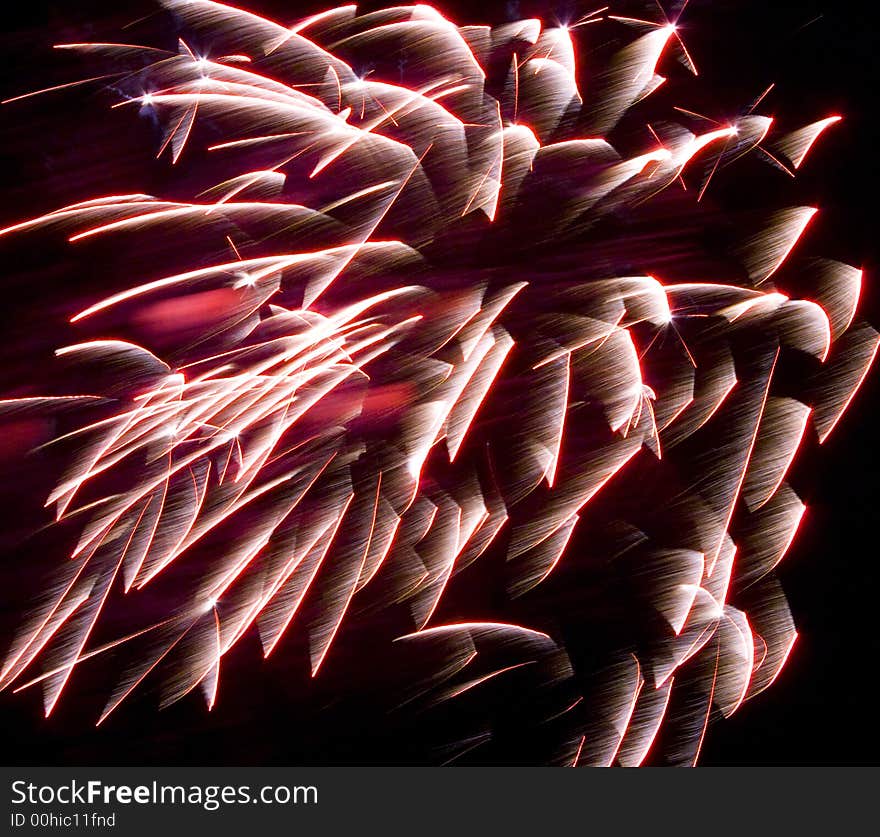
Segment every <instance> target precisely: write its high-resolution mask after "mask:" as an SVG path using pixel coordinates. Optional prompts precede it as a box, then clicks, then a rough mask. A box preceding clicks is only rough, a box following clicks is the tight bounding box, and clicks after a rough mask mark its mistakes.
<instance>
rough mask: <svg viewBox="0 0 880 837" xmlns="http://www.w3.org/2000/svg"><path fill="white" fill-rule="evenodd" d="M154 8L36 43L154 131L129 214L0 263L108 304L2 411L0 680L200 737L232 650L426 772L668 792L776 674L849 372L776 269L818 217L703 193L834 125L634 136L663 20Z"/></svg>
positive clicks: (681, 128)
mask: <svg viewBox="0 0 880 837" xmlns="http://www.w3.org/2000/svg"><path fill="white" fill-rule="evenodd" d="M162 5H163V6H164V8H165V9H166V10H167V11H168V12H169V13H170V18H171V25H172V26H173V28H174V29H175V31H176V32H177V33H179V40H178V42H177V46H176V48H175V49H160V48H157V47H154V46H134V45H128V44H114V43H87V44H62V45H59V48H60V49H63V50H65V51H69V52H76V53H79V54H81V55H82V58H83V60H84V61H86V62H87V63H89V64H90V65H96V66H97V70H95V71H94V72H93V73H92V74H91V75H90V76H89V80H88V82H87V84H90V85H97V86H98V87H99V88H100V89H101V90H102V91H103V93H102V95H103V96H105V97H109V98H110V99H112V102H111V103H110V106H111V107H113V108H117V109H119V110H120V111H122V112H123V113H124V114H128V118H130V120H132V121H136V122H139V124H140V125H141V128H142V130H143V131H144V132H150V131H153V132H155V134H156V148H155V150H156V152H157V153H158V157H159V159H160V161H162V162H163V165H165V166H166V167H167V172H168V174H167V177H166V183H167V189H166V191H165V197H158V196H152V195H147V194H142V193H139V192H138V193H131V194H118V195H97V196H93V197H91V198H90V199H87V200H84V201H82V202H79V203H76V204H73V205H70V206H66V207H64V208H62V209H58V210H55V211H52V212H49V213H47V214H44V215H41V216H39V217H37V218H33V219H30V220H26V221H22V222H19V223H16V224H14V225H12V226H9V227H7V228H6V229H4V230H2V232H0V236H2V237H3V238H4V239H8V238H15V239H16V240H20V241H21V242H23V245H22V246H25V247H34V248H35V247H39V246H42V245H43V244H44V243H46V242H50V243H51V246H58V243H59V242H61V244H62V246H63V247H64V248H65V252H67V251H69V252H70V253H75V255H72V256H70V261H69V262H68V264H70V265H85V264H88V265H90V267H89V268H88V271H89V275H94V274H96V273H97V274H100V276H101V277H102V279H101V287H102V288H103V289H104V290H106V293H103V294H100V295H95V296H92V297H89V298H82V297H81V296H80V295H78V294H75V293H73V292H72V291H71V292H70V294H69V301H70V304H71V305H76V306H78V307H77V308H76V309H75V310H73V309H72V310H71V316H70V317H69V322H70V327H71V329H73V330H75V333H76V334H77V335H78V336H77V338H76V341H75V342H72V343H70V344H69V345H64V346H62V347H60V348H58V349H57V352H56V358H55V361H54V363H53V364H52V365H51V366H50V367H49V368H48V369H46V370H45V386H44V387H43V389H42V392H46V393H49V394H47V395H45V396H44V395H41V394H39V393H37V394H32V395H29V396H27V397H17V398H9V399H8V400H6V401H4V402H2V403H0V417H2V419H3V421H4V422H6V423H7V424H9V423H16V425H17V426H18V427H19V428H20V427H22V426H27V425H28V423H30V425H31V426H32V427H33V428H35V429H34V430H33V433H35V434H37V435H38V436H39V435H40V434H41V433H42V434H43V436H42V437H41V438H38V439H37V442H38V449H37V453H36V454H35V456H38V457H39V458H40V462H41V465H40V467H41V468H43V469H45V468H48V467H50V466H51V467H52V468H54V469H56V470H55V471H54V472H53V473H55V474H56V475H57V480H56V481H55V487H54V489H53V490H52V491H51V493H50V494H49V496H48V498H46V505H47V507H51V508H52V509H53V510H54V513H55V518H56V521H57V523H56V524H55V525H56V526H57V527H58V529H59V531H61V532H63V533H64V534H63V536H59V538H60V539H62V540H63V539H64V538H69V539H70V548H69V551H68V553H67V555H65V556H61V557H60V559H59V560H58V562H57V566H56V569H55V571H54V573H53V575H52V576H51V577H50V578H49V580H48V581H47V582H46V584H45V587H44V592H43V594H42V596H38V597H37V598H36V600H35V603H34V604H33V605H32V606H31V607H30V608H29V609H28V610H27V611H26V612H25V613H24V615H23V618H22V621H21V628H20V631H19V632H18V634H17V635H16V636H15V638H14V640H13V641H12V643H11V647H10V648H9V650H8V652H7V653H6V656H5V659H4V660H3V665H2V669H0V686H2V687H10V688H14V689H25V688H28V687H31V686H38V687H40V688H42V690H43V695H44V705H45V711H46V714H47V715H48V714H49V713H51V712H52V711H53V709H54V707H55V706H56V704H57V703H58V701H59V699H61V698H62V697H63V694H64V692H65V690H66V689H67V688H68V685H69V684H71V683H72V681H73V680H74V679H75V677H74V675H78V672H79V671H80V667H82V670H83V671H84V672H85V673H86V676H87V672H88V670H89V669H90V667H101V668H102V670H105V671H112V673H113V675H114V677H115V680H114V685H113V686H112V687H111V689H110V691H109V693H108V694H107V695H106V702H105V705H104V708H103V711H100V712H98V713H97V718H98V722H99V723H101V722H103V721H104V720H105V719H106V718H107V717H108V716H110V715H111V714H112V713H114V712H117V711H119V712H124V711H125V702H126V700H127V699H128V698H130V696H132V695H133V694H134V693H136V692H137V691H140V690H142V689H143V690H157V691H158V694H159V696H160V703H161V705H162V706H166V705H168V704H170V703H173V702H175V701H178V700H180V699H181V698H183V697H185V696H186V695H188V694H190V693H191V692H193V691H196V690H200V691H201V692H202V693H203V695H204V698H205V700H206V702H207V705H208V707H209V708H211V707H213V706H214V704H215V702H216V701H217V700H218V690H220V684H221V683H222V681H223V677H222V668H223V660H224V658H225V657H226V656H227V655H228V654H229V653H230V652H232V651H233V649H235V648H236V647H237V646H238V645H240V643H241V641H242V640H243V639H245V638H247V637H253V636H257V637H258V638H259V642H260V644H261V647H262V650H263V654H264V655H265V656H266V657H268V656H270V655H272V654H273V653H275V652H276V649H280V648H282V647H283V646H284V645H285V644H293V645H297V644H299V646H301V647H303V648H305V649H306V651H307V659H308V667H309V672H310V674H311V676H312V677H314V678H318V679H320V678H321V677H322V675H323V674H325V669H326V668H328V667H329V668H333V667H334V665H335V666H336V668H337V670H338V671H339V672H343V674H342V675H337V677H341V681H342V682H343V683H344V684H345V687H346V688H348V689H350V690H351V691H352V692H353V693H361V692H363V693H367V692H369V694H370V695H371V698H370V701H371V703H370V704H369V705H374V702H375V701H376V700H377V698H376V695H377V694H379V695H382V696H383V697H382V699H383V700H385V701H386V702H387V704H388V706H389V707H390V708H391V710H392V711H393V712H397V713H410V717H411V718H412V719H415V720H411V721H410V723H412V724H414V725H415V728H416V729H418V730H420V731H423V730H424V729H425V728H426V727H428V726H430V724H431V720H430V719H431V718H432V717H433V716H432V714H431V712H432V711H433V712H436V711H437V710H438V707H440V708H441V709H442V711H443V712H445V713H447V714H448V715H450V716H451V715H455V717H457V718H459V717H460V723H457V725H455V732H454V734H448V732H449V725H448V724H447V725H445V726H444V735H445V736H446V739H448V740H444V741H443V742H442V745H441V744H437V745H436V746H435V747H434V745H432V747H434V749H431V750H430V758H432V759H434V758H440V756H441V755H442V756H443V757H444V758H448V757H460V758H463V759H465V760H467V759H472V760H477V761H479V760H490V761H491V760H498V759H499V758H501V757H502V756H504V757H510V758H512V759H514V760H518V761H542V762H550V763H559V764H573V765H578V764H585V765H586V764H602V765H610V764H620V765H637V764H640V763H642V762H643V761H644V759H645V758H646V756H647V755H648V753H649V751H652V753H653V756H654V757H655V759H656V760H658V761H665V762H667V763H674V764H693V763H695V762H696V760H697V758H698V755H699V751H700V747H701V745H702V741H703V738H704V734H705V731H706V728H707V724H708V722H709V720H710V718H711V717H712V715H713V713H717V714H721V715H724V716H729V715H731V714H732V713H733V712H735V711H736V710H737V708H738V707H739V706H740V704H741V703H742V702H743V701H744V700H745V699H747V698H749V697H751V696H753V695H755V694H757V693H759V692H760V691H762V690H763V689H765V688H767V686H769V685H770V684H771V683H772V682H773V680H774V679H775V678H776V676H777V675H778V674H779V672H780V670H781V668H782V666H783V665H784V663H785V660H786V658H787V656H788V654H789V652H790V651H791V648H792V646H793V644H794V642H795V639H796V636H797V635H796V631H795V627H794V625H793V622H792V619H791V616H790V614H789V610H788V607H787V604H786V602H785V598H784V596H783V593H782V591H781V588H780V585H779V583H778V581H777V580H776V578H775V576H774V572H773V571H774V568H775V567H776V566H777V564H778V563H779V561H780V560H781V559H782V557H783V555H784V554H785V552H786V550H787V548H788V546H789V545H790V543H791V541H792V539H793V537H794V535H795V532H796V530H797V527H798V525H799V523H800V521H801V519H802V516H803V513H804V505H803V503H802V502H801V500H800V499H799V498H798V496H797V495H796V494H795V492H794V491H793V490H792V488H791V487H790V486H789V485H788V483H787V482H786V475H787V473H788V471H789V469H790V466H791V464H792V462H793V460H794V459H795V457H796V454H797V451H798V449H799V447H800V446H801V443H802V440H803V439H804V438H805V436H807V435H808V434H814V435H815V436H816V437H818V440H819V441H824V439H825V438H827V436H828V434H829V433H830V432H831V430H832V428H833V427H834V426H835V424H836V423H837V421H838V419H839V418H840V416H841V414H842V413H843V412H844V411H845V409H846V407H847V405H848V403H849V402H850V400H851V398H852V397H853V395H854V393H855V391H856V389H857V388H858V386H859V384H860V383H861V381H862V380H863V378H864V377H865V375H866V373H867V370H868V368H869V366H870V364H871V362H872V360H873V358H874V355H875V352H876V350H877V346H878V335H877V333H876V332H875V331H874V330H873V329H872V328H870V327H869V326H868V325H866V324H864V323H863V322H861V321H859V320H858V319H857V318H856V312H857V307H858V301H859V292H860V286H861V280H862V274H861V271H860V270H858V269H857V268H855V267H851V266H849V265H846V264H842V263H838V262H835V261H831V260H824V259H816V258H806V257H803V256H800V255H799V254H798V247H797V243H798V240H799V238H800V237H801V235H802V233H803V232H804V231H805V229H806V228H807V226H808V224H810V222H811V219H812V218H813V216H814V214H815V212H816V209H815V208H813V207H803V206H790V205H783V206H781V207H778V208H774V207H768V206H767V205H766V202H764V201H762V199H761V197H760V193H758V194H757V195H756V196H755V198H754V200H753V201H752V204H753V206H752V207H751V208H750V209H749V210H748V211H743V210H742V209H736V210H733V209H731V210H727V209H725V207H724V206H723V205H722V201H721V200H720V199H713V184H714V182H715V179H716V178H717V179H722V178H729V177H730V173H731V172H735V171H736V168H737V167H738V166H743V165H745V164H746V162H747V161H748V160H753V159H755V158H758V159H760V160H763V161H764V162H766V163H768V164H770V165H771V166H772V167H774V169H775V170H781V172H782V173H780V172H779V171H774V174H775V175H776V176H779V177H784V176H786V175H794V174H795V173H796V171H797V169H798V168H799V167H800V166H801V165H802V164H803V163H804V160H805V159H806V157H807V154H808V152H809V150H810V148H811V146H812V145H813V143H814V142H815V141H816V140H817V138H818V137H819V136H820V135H821V134H822V133H823V131H825V130H826V129H828V128H830V127H831V126H832V125H833V124H834V123H835V122H836V121H838V119H839V117H838V116H836V115H831V116H827V117H824V118H821V119H819V120H818V121H814V122H812V123H811V124H808V125H807V126H805V127H797V128H795V129H793V130H788V129H787V130H779V131H777V130H776V129H775V125H774V123H773V120H772V119H771V118H770V117H767V116H762V115H760V113H759V111H760V106H761V100H759V101H756V102H755V103H754V104H753V105H752V106H751V107H748V108H745V109H744V110H743V112H742V113H741V114H739V115H738V116H736V118H734V119H730V120H728V121H713V119H710V118H708V117H707V116H702V115H700V114H697V113H695V112H693V111H690V110H688V109H687V108H686V107H685V106H684V105H686V104H687V102H683V103H682V106H681V107H678V108H671V107H670V108H664V109H662V110H661V112H659V113H658V108H657V107H656V106H652V102H653V101H654V100H655V99H657V96H653V97H652V94H655V92H656V91H658V90H660V89H661V88H662V87H663V86H664V81H665V80H664V78H663V77H662V76H661V75H659V73H658V66H660V64H661V61H663V60H665V59H667V58H673V59H674V58H676V57H677V58H679V59H680V60H681V62H682V63H683V64H684V65H685V67H687V68H688V69H689V70H691V71H692V72H694V73H696V68H695V66H694V64H693V60H692V58H691V55H690V53H689V52H688V50H687V48H686V46H685V44H684V42H683V40H682V37H681V34H680V32H679V31H678V29H677V27H676V25H675V23H674V22H670V21H669V20H667V19H661V20H656V19H651V20H642V19H639V18H630V17H625V16H622V15H613V14H612V13H611V12H609V11H608V10H606V9H603V10H599V11H597V12H595V13H591V14H588V15H586V16H584V17H581V18H579V19H577V20H575V21H573V22H571V23H569V24H568V25H553V26H549V25H545V24H543V23H541V22H539V21H537V20H520V21H515V22H510V23H505V24H503V25H499V26H494V27H488V26H458V25H456V24H455V23H453V22H451V21H450V20H448V19H447V18H445V17H444V16H443V15H442V14H441V13H440V12H438V11H437V10H435V9H433V8H431V7H428V6H414V7H396V8H390V9H386V10H381V11H376V12H370V13H364V14H359V13H358V12H357V10H356V9H355V8H354V7H353V6H344V7H341V8H338V9H333V10H330V11H327V12H324V13H322V14H318V15H315V16H313V17H310V18H307V19H305V20H302V21H300V22H299V23H297V24H296V25H294V26H282V25H280V24H278V23H275V22H273V21H271V20H268V19H266V18H263V17H260V16H258V15H256V14H252V13H250V12H247V11H244V10H239V9H236V8H233V7H231V6H227V5H221V4H219V3H213V2H209V0H162ZM598 30H602V31H604V32H605V33H606V37H605V41H604V43H605V47H604V48H603V50H598V51H596V52H595V53H594V54H593V55H591V61H593V65H592V66H591V67H590V68H589V71H588V74H589V81H588V83H587V85H586V86H585V88H584V90H583V91H582V90H581V89H579V80H580V79H581V78H582V75H583V74H582V72H581V68H580V67H579V66H578V65H577V63H576V62H577V54H578V50H577V49H576V48H575V45H576V43H578V42H580V41H581V40H582V39H587V38H590V37H592V36H593V35H594V33H595V32H596V31H598ZM606 53H607V54H606ZM761 99H763V97H761ZM7 107H14V103H10V104H8V105H7ZM132 188H135V189H137V188H139V185H138V184H132ZM47 246H50V245H47ZM71 271H72V272H71V276H70V279H71V283H72V284H71V286H72V287H73V286H75V285H76V282H77V279H78V278H79V277H78V276H77V275H76V273H75V271H74V270H73V268H71ZM41 374H43V372H42V370H41ZM65 559H66V560H65ZM105 625H108V626H110V628H107V627H104V626H105ZM363 637H369V641H368V642H367V641H365V640H364V639H363ZM346 646H347V647H348V648H349V649H357V652H356V654H355V653H354V652H353V651H352V650H349V651H348V652H346V650H345V649H346ZM355 656H356V657H357V659H354V657H355ZM334 658H335V660H336V662H335V663H334ZM365 669H366V670H368V671H366V672H365ZM359 690H360V692H359ZM220 691H222V690H220ZM510 694H516V695H517V699H516V700H515V701H511V700H510V698H509V697H507V696H509V695H510ZM512 704H515V706H513V705H512Z"/></svg>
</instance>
